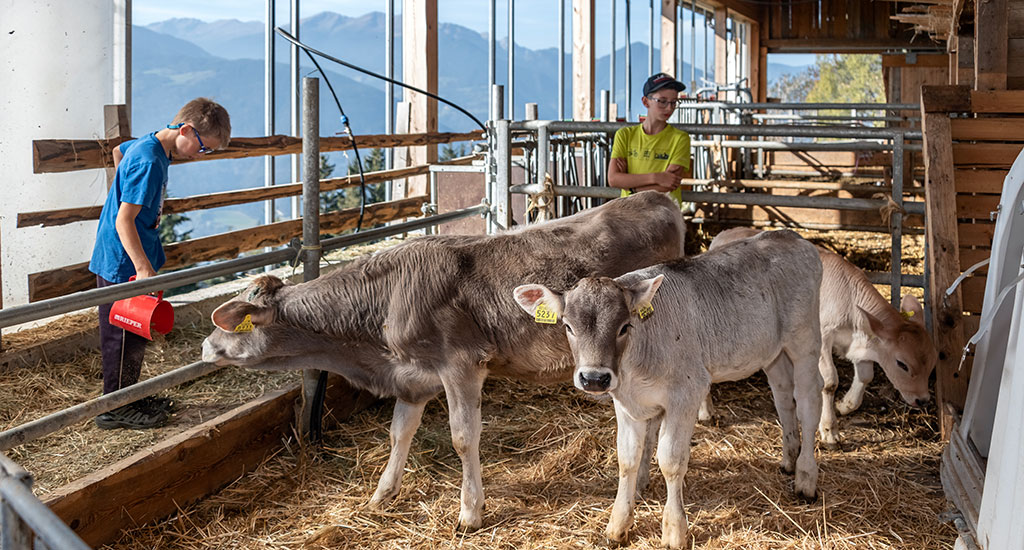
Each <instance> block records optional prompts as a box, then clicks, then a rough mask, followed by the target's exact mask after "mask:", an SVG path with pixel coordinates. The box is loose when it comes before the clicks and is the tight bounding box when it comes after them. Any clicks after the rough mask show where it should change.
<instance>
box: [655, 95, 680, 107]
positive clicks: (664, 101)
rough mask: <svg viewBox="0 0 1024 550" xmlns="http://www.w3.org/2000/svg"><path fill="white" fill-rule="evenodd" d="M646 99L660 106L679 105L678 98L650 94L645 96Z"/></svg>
mask: <svg viewBox="0 0 1024 550" xmlns="http://www.w3.org/2000/svg"><path fill="white" fill-rule="evenodd" d="M647 99H649V100H651V101H653V102H655V103H657V104H658V105H661V106H662V107H675V106H676V105H679V100H678V99H661V98H660V97H651V96H647Z"/></svg>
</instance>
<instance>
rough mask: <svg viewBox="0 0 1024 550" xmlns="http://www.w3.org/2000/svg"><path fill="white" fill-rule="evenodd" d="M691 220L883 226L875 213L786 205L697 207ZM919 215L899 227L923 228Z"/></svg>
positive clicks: (879, 217)
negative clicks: (696, 218) (716, 219)
mask: <svg viewBox="0 0 1024 550" xmlns="http://www.w3.org/2000/svg"><path fill="white" fill-rule="evenodd" d="M694 216H695V217H706V218H709V219H714V218H716V217H718V218H720V219H724V220H735V221H741V220H743V221H778V222H795V223H820V224H844V225H850V226H869V227H885V223H884V222H883V221H882V218H881V216H880V215H879V213H877V212H856V211H849V210H846V211H840V210H819V209H814V208H792V207H787V206H742V205H720V206H718V207H717V208H714V207H710V206H707V205H697V212H696V213H695V214H694ZM923 226H924V220H923V219H922V217H921V216H908V217H906V218H904V219H903V227H908V228H909V227H917V228H919V227H923Z"/></svg>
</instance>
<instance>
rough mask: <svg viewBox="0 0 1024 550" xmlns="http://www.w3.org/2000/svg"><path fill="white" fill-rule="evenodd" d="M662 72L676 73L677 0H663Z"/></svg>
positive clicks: (679, 76)
mask: <svg viewBox="0 0 1024 550" xmlns="http://www.w3.org/2000/svg"><path fill="white" fill-rule="evenodd" d="M661 72H663V73H666V74H670V75H673V76H675V78H676V80H681V79H682V77H683V75H679V74H676V0H661Z"/></svg>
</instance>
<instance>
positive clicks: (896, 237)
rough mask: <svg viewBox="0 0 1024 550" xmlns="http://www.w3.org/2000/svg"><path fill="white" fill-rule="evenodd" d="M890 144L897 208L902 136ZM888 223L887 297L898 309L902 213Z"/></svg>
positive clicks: (900, 196) (900, 190)
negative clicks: (888, 283)
mask: <svg viewBox="0 0 1024 550" xmlns="http://www.w3.org/2000/svg"><path fill="white" fill-rule="evenodd" d="M892 145H893V153H892V200H893V202H895V203H896V208H897V209H903V208H904V207H903V151H904V149H905V148H904V145H903V136H902V135H897V136H893V139H892ZM889 225H890V227H892V266H891V268H892V283H891V287H892V292H891V295H890V297H889V298H890V301H891V302H892V306H893V307H894V308H896V309H897V310H899V309H900V301H901V297H900V293H901V289H900V283H901V281H902V279H901V277H900V274H901V273H902V272H903V266H902V256H903V215H902V214H901V213H900V211H899V210H897V211H896V212H893V213H892V215H891V216H890V218H889Z"/></svg>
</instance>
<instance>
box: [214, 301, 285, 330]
mask: <svg viewBox="0 0 1024 550" xmlns="http://www.w3.org/2000/svg"><path fill="white" fill-rule="evenodd" d="M246 317H248V323H250V324H251V327H250V326H248V325H246V324H245V323H246ZM210 318H211V319H212V320H213V324H214V325H217V328H219V329H221V330H225V331H227V332H250V331H252V327H258V326H260V325H265V324H267V323H269V322H270V321H271V320H272V314H271V311H270V308H266V307H260V306H257V305H253V304H250V303H249V302H238V301H232V302H226V303H225V304H223V305H222V306H220V307H219V308H217V309H215V310H213V313H212V314H211V315H210Z"/></svg>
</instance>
